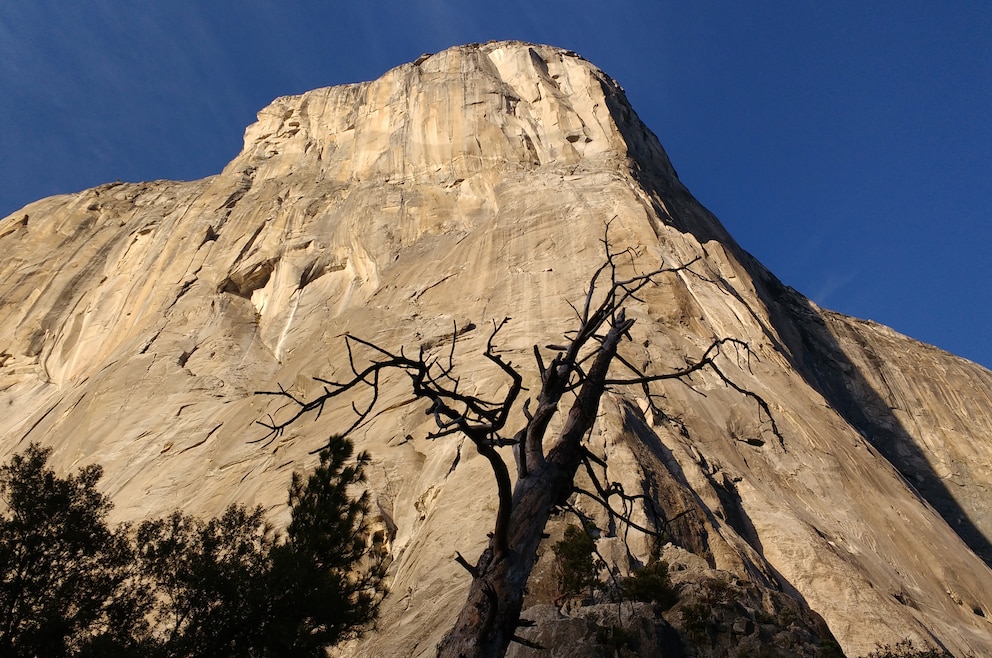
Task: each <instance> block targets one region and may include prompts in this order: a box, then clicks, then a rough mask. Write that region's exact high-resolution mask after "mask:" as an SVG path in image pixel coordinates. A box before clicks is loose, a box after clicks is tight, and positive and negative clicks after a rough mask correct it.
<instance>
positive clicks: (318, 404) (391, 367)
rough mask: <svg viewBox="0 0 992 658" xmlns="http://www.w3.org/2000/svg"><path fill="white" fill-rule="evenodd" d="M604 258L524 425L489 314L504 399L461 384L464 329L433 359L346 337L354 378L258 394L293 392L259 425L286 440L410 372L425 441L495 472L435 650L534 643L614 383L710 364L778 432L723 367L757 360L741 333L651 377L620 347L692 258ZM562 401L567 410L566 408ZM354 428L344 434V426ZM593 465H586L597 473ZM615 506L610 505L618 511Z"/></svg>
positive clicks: (488, 650) (490, 350)
mask: <svg viewBox="0 0 992 658" xmlns="http://www.w3.org/2000/svg"><path fill="white" fill-rule="evenodd" d="M603 244H604V246H605V251H606V256H605V260H604V263H603V264H602V265H601V266H600V267H599V268H598V269H597V270H596V271H595V272H594V273H593V275H592V277H591V279H590V282H589V287H588V289H587V291H586V296H585V300H584V303H583V304H582V305H581V308H580V307H577V306H574V305H573V306H572V308H573V310H574V311H575V314H576V318H577V328H576V329H575V330H574V331H571V332H568V333H566V334H565V337H566V342H565V344H564V345H548V346H547V347H546V349H550V350H553V351H555V352H556V354H555V356H554V358H552V360H551V362H550V363H547V364H546V363H545V361H544V358H543V357H542V354H541V349H540V348H539V347H538V346H537V345H535V346H534V358H535V361H536V366H537V369H538V371H539V374H540V382H541V386H540V391H539V392H538V394H537V395H536V399H535V400H534V402H535V406H534V409H533V410H531V404H530V403H531V400H530V399H527V400H526V401H525V402H524V403H523V405H522V407H521V411H522V412H523V415H524V416H525V418H526V422H525V423H524V425H523V427H522V428H520V429H519V430H518V431H517V432H516V433H515V434H513V435H507V433H506V431H505V427H506V424H507V421H508V420H509V419H510V416H511V412H512V411H513V410H514V408H516V405H517V403H518V399H519V398H520V394H521V393H522V392H523V391H524V390H525V389H524V387H523V377H522V375H521V374H520V371H518V370H517V368H515V367H514V366H513V364H512V363H511V362H510V361H508V360H506V359H504V358H503V356H502V355H501V353H500V351H499V349H498V348H497V346H496V343H495V341H496V338H497V336H498V335H499V333H500V331H501V330H502V329H503V328H504V327H505V326H506V324H507V322H508V319H504V320H503V321H502V322H498V323H496V322H494V323H493V329H492V333H491V334H490V336H489V340H488V342H487V344H486V350H485V352H484V353H483V356H484V358H485V359H487V360H488V361H490V362H491V363H493V364H495V365H496V366H497V367H498V368H499V369H500V370H501V371H502V372H503V373H504V374H505V375H506V377H507V378H508V380H509V387H508V390H507V392H506V394H505V395H504V396H503V397H502V399H496V400H487V399H485V398H483V397H480V396H477V395H469V394H465V393H462V392H460V391H459V380H458V378H457V376H456V374H455V372H454V371H455V364H454V361H455V359H454V353H455V342H456V341H457V334H458V332H457V328H456V331H455V332H454V333H453V334H452V344H451V350H450V352H449V353H448V354H447V355H446V356H443V357H438V356H433V355H430V354H427V353H425V352H424V351H423V350H421V351H420V353H419V354H418V355H417V356H416V357H408V356H406V354H405V353H404V351H403V350H402V349H401V350H400V351H399V353H394V352H391V351H388V350H386V349H384V348H383V347H381V346H379V345H376V344H374V343H371V342H369V341H366V340H363V339H361V338H356V337H354V336H346V337H345V345H346V347H347V353H348V358H349V363H350V365H351V370H352V377H351V379H349V380H348V381H342V382H334V381H330V380H325V379H319V378H318V379H317V381H319V382H321V383H322V384H323V385H324V390H323V393H322V394H321V395H319V396H317V397H315V398H314V399H312V400H303V399H300V398H298V397H297V396H295V395H294V394H292V393H291V392H289V391H286V390H285V389H282V388H280V389H279V390H278V391H268V392H263V393H265V394H268V395H275V396H279V397H283V398H286V399H288V400H289V401H290V404H291V406H292V407H293V413H291V414H290V415H289V417H288V418H286V419H284V420H281V421H276V420H275V419H273V418H271V417H270V419H269V420H268V421H266V422H262V423H261V424H262V425H264V426H265V427H266V428H267V429H268V434H267V435H266V437H264V438H266V439H268V440H272V439H274V438H275V437H277V436H279V435H280V434H281V433H282V432H283V431H284V430H285V429H286V428H287V427H288V426H289V425H291V424H292V423H294V422H295V421H296V420H298V419H299V418H301V417H302V416H304V415H306V414H310V413H316V414H319V413H320V412H321V411H322V410H323V408H324V406H325V405H326V404H328V403H331V402H332V401H333V400H335V398H338V397H340V396H344V395H345V394H347V393H349V392H353V391H355V390H357V389H367V391H368V395H369V396H370V397H369V400H368V402H367V404H363V405H362V406H361V408H360V407H358V406H356V405H355V404H354V403H353V404H352V408H353V410H354V412H355V415H356V420H355V422H354V423H353V424H352V426H351V427H350V428H349V430H348V431H351V430H352V429H354V428H356V427H357V426H358V425H360V424H361V423H362V422H363V421H364V420H366V419H367V418H369V416H370V414H371V413H372V412H373V410H374V409H375V406H376V402H377V400H378V397H379V389H380V382H381V380H382V376H383V374H384V373H386V372H389V371H400V372H403V373H405V374H406V375H408V376H409V378H410V381H411V386H412V390H413V395H414V396H415V397H416V398H418V399H423V400H426V401H428V402H429V409H428V412H429V413H430V414H432V415H433V417H434V420H435V422H436V425H437V429H436V430H435V431H433V432H432V433H431V434H430V435H429V436H428V438H440V437H445V436H450V435H455V434H460V435H462V436H464V437H467V438H468V439H469V440H470V441H471V442H472V443H473V444H474V445H475V447H476V450H478V452H479V454H480V455H482V456H483V457H485V458H486V459H487V460H488V462H489V464H490V466H491V467H492V471H493V475H494V476H495V480H496V489H497V495H498V503H499V504H498V510H497V514H496V522H495V527H494V529H493V532H492V535H491V539H490V542H489V545H488V547H487V548H486V549H485V550H484V551H483V553H482V555H481V556H480V557H479V559H478V561H477V562H476V564H474V565H473V564H471V563H470V562H469V561H468V560H466V559H465V558H463V557H462V556H461V555H460V554H457V556H456V560H457V561H458V562H459V564H461V565H462V566H464V567H465V568H466V569H467V570H468V571H469V572H470V573H471V575H472V585H471V588H470V590H469V595H468V600H467V602H466V604H465V606H464V607H463V608H462V610H461V613H460V614H459V616H458V619H457V621H456V623H455V626H454V627H453V628H452V630H451V631H450V632H449V633H448V634H447V635H446V636H445V638H444V639H443V640H442V641H441V643H440V645H439V646H438V656H441V657H456V656H457V657H461V656H464V657H483V656H485V657H493V656H503V655H504V653H505V652H506V649H507V647H508V646H509V644H510V642H513V641H518V642H522V643H524V644H528V645H529V644H530V643H529V642H527V641H526V640H523V639H521V638H520V637H519V636H517V635H516V629H517V627H518V625H519V621H520V612H521V608H522V605H523V598H524V591H525V587H526V584H527V580H528V578H529V577H530V573H531V570H532V568H533V566H534V563H535V560H536V556H537V548H538V544H539V543H540V541H541V538H542V535H543V533H544V530H545V526H546V525H547V523H548V520H549V518H550V517H551V516H552V514H553V513H554V512H555V511H556V509H557V508H559V507H560V506H562V505H564V504H566V503H567V500H568V498H569V496H571V495H572V494H573V493H574V492H575V491H576V489H575V485H574V480H575V475H576V471H577V470H578V468H579V466H580V465H581V464H582V463H583V462H584V461H585V463H586V464H587V467H588V465H589V464H588V460H589V458H590V453H589V452H588V450H586V449H585V448H584V446H583V439H584V438H585V437H586V436H587V435H588V434H589V433H590V431H591V430H592V428H593V424H594V422H595V419H596V415H597V413H598V409H599V402H600V398H601V397H602V395H603V393H604V392H605V391H606V390H607V389H608V388H609V387H617V386H630V385H639V386H642V387H644V389H645V391H646V392H647V394H648V397H649V399H651V392H650V389H649V386H650V384H652V383H653V382H657V381H661V380H667V379H680V380H683V381H688V378H689V377H690V376H691V375H692V374H693V373H696V372H698V371H701V370H704V369H707V370H709V371H711V372H714V373H716V375H717V376H718V377H719V378H720V379H721V380H723V382H724V383H726V384H727V385H729V386H731V387H732V388H734V389H735V390H737V391H738V392H740V393H741V394H742V395H745V396H747V397H750V398H751V399H753V400H754V401H755V402H756V403H757V405H758V407H759V414H763V415H764V416H765V417H766V418H767V420H768V421H770V422H771V424H772V431H773V432H774V433H775V434H776V435H778V436H779V437H780V438H781V436H780V435H779V433H778V428H777V427H776V426H775V425H774V420H773V419H772V417H771V414H770V410H769V408H768V405H767V404H766V403H765V401H764V400H763V399H762V398H761V397H760V396H758V395H757V394H755V393H753V392H751V391H748V390H747V389H745V388H743V387H741V386H738V385H737V384H735V383H734V382H733V381H732V380H731V379H730V378H729V377H727V376H726V375H725V374H724V372H723V371H722V370H721V368H720V365H719V364H718V363H717V359H718V358H719V357H720V356H721V355H723V354H724V353H726V352H727V351H728V350H729V351H730V352H732V353H733V355H734V356H735V357H736V358H737V359H738V360H740V359H742V358H749V357H750V356H751V352H750V349H749V347H748V345H747V344H746V343H745V342H743V341H741V340H739V339H735V338H721V339H719V340H716V341H714V342H713V343H712V344H711V345H710V346H709V348H708V349H706V350H705V351H704V352H703V353H702V355H701V356H700V357H699V358H698V359H697V360H696V361H695V362H693V363H692V364H691V365H688V366H686V367H684V368H681V369H677V370H674V371H671V372H665V373H644V372H641V371H640V370H639V369H638V368H636V367H635V366H634V365H633V364H632V363H631V362H630V361H629V360H627V359H626V358H624V357H623V356H622V355H619V354H618V352H617V349H618V347H619V345H620V343H621V341H622V340H624V339H625V338H627V339H629V338H630V330H631V327H632V326H633V325H634V320H633V319H631V318H628V317H627V316H626V313H625V311H624V308H625V305H626V304H627V303H629V302H630V301H631V300H636V301H641V300H639V298H638V296H637V295H638V293H639V292H640V291H642V290H643V289H644V288H645V287H646V286H649V285H651V284H653V283H655V282H656V281H657V279H658V278H659V277H661V276H662V275H664V274H673V273H678V272H682V273H685V274H688V275H693V276H697V277H699V276H700V275H699V274H697V273H696V272H694V271H692V269H691V266H692V265H693V264H694V263H695V261H692V262H690V263H688V264H684V265H679V266H676V267H660V268H658V269H655V270H653V271H651V272H648V273H646V274H634V275H633V276H630V277H629V278H620V275H619V271H618V270H619V267H618V265H619V261H620V260H621V258H622V257H624V256H628V257H630V258H631V261H633V254H632V253H631V252H630V251H629V250H628V251H624V252H613V251H612V250H611V246H610V243H609V240H608V239H605V238H604V240H603ZM359 346H360V347H362V348H364V349H367V350H369V351H371V353H372V354H373V355H374V356H373V358H372V359H371V360H370V361H369V363H368V365H364V366H361V367H360V366H359V365H358V363H357V362H356V348H357V347H359ZM611 366H614V368H613V369H614V370H620V371H621V372H622V373H623V374H622V375H620V376H611V375H610V372H611ZM566 405H567V407H568V408H567V412H565V411H564V406H566ZM560 411H561V412H563V413H565V414H566V415H565V418H564V422H563V424H562V427H561V429H560V430H559V431H558V433H557V436H556V437H555V438H554V439H553V441H550V446H549V448H548V449H547V451H545V444H547V443H549V441H547V440H546V439H547V437H546V434H547V431H548V427H549V424H550V422H551V420H552V418H553V417H554V416H555V415H556V414H558V413H559V412H560ZM346 433H347V432H346ZM508 446H512V447H513V448H514V450H513V453H514V455H515V459H516V482H515V483H514V482H513V478H512V477H511V474H510V469H509V468H508V466H507V462H506V461H505V460H504V458H503V456H502V454H501V452H500V448H504V447H508ZM590 472H591V471H590ZM592 480H593V484H594V487H595V488H596V489H597V492H596V493H595V494H592V493H591V492H584V493H587V494H589V495H592V496H593V497H594V498H596V499H597V500H599V501H601V502H603V503H604V504H606V505H607V506H608V505H609V502H608V501H609V499H610V496H611V495H612V494H613V493H615V492H612V491H610V490H609V489H608V487H607V486H605V485H603V484H601V483H600V482H599V481H598V480H597V479H596V478H595V477H593V478H592ZM611 513H614V511H612V510H611Z"/></svg>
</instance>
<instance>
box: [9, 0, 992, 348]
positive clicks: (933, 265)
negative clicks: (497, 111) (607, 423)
mask: <svg viewBox="0 0 992 658" xmlns="http://www.w3.org/2000/svg"><path fill="white" fill-rule="evenodd" d="M490 39H521V40H525V41H535V42H540V43H550V44H554V45H557V46H562V47H565V48H569V49H572V50H575V51H577V52H579V53H580V54H582V55H583V56H584V57H586V58H587V59H589V60H590V61H592V62H594V63H595V64H597V65H598V66H600V67H601V68H602V69H604V70H605V71H606V72H607V73H609V74H610V75H612V76H613V77H615V78H616V79H617V80H618V81H619V82H620V84H621V85H623V86H624V88H625V89H626V90H627V94H628V97H629V99H630V101H631V102H632V104H633V105H634V108H635V109H636V110H637V112H638V114H640V116H641V118H642V119H643V120H644V121H645V123H647V125H648V126H649V127H650V128H651V129H652V130H653V131H654V132H655V133H656V134H657V135H658V136H659V138H660V139H661V142H662V144H664V146H665V148H666V150H667V151H668V153H669V155H670V156H671V158H672V161H673V162H674V164H675V166H676V168H677V169H678V171H679V175H680V177H681V178H682V180H683V181H684V182H685V183H686V184H687V185H688V186H689V188H690V189H691V190H692V191H693V193H694V194H695V195H696V197H697V198H698V199H699V200H700V201H701V202H702V203H703V204H704V205H706V206H707V207H709V208H710V209H711V210H712V211H713V212H714V213H715V214H716V215H717V216H718V217H720V219H721V220H722V221H723V223H724V224H725V225H726V226H727V228H728V229H729V230H730V232H731V233H732V234H733V235H734V236H735V238H736V239H737V240H738V242H740V243H741V245H742V246H743V247H744V248H745V249H747V250H748V251H750V252H751V253H753V254H754V255H755V256H757V257H758V259H759V260H761V261H762V262H763V263H764V264H765V265H766V266H768V267H769V268H770V269H771V270H772V271H773V272H775V273H776V274H777V275H778V276H779V278H781V279H782V280H783V281H784V282H785V283H787V284H789V285H792V286H793V287H795V288H797V289H798V290H800V291H801V292H803V293H804V294H806V295H807V296H809V297H810V298H812V299H813V300H814V301H816V302H817V303H819V304H820V305H822V306H826V307H828V308H832V309H835V310H838V311H841V312H844V313H849V314H851V315H855V316H858V317H863V318H870V319H873V320H876V321H878V322H882V323H884V324H887V325H890V326H892V327H893V328H895V329H896V330H898V331H901V332H903V333H906V334H909V335H911V336H913V337H915V338H918V339H920V340H924V341H926V342H929V343H933V344H935V345H938V346H939V347H942V348H944V349H947V350H949V351H952V352H955V353H957V354H960V355H962V356H965V357H967V358H970V359H972V360H975V361H978V362H980V363H982V364H984V365H986V366H992V342H990V335H992V257H990V254H989V248H990V247H992V2H985V1H981V0H974V1H965V0H948V1H947V2H941V3H937V2H932V1H927V2H923V1H914V0H904V1H890V0H878V1H873V2H864V1H861V2H851V1H848V0H832V1H831V2H813V1H807V0H790V1H788V2H786V1H782V2H775V3H772V2H761V1H757V0H755V1H751V2H746V3H744V2H732V1H729V0H727V1H723V2H715V1H714V2H707V1H705V0H701V1H699V2H686V1H685V0H680V1H677V2H670V1H668V0H654V1H646V0H645V1H633V0H613V1H612V2H602V1H600V2H585V1H582V0H573V1H571V2H558V1H545V2H542V1H541V0H530V1H528V2H522V1H518V0H500V1H498V2H496V1H490V2H486V3H477V2H469V1H466V0H421V1H418V0H405V1H403V2H392V1H389V2H366V3H362V4H361V5H360V6H359V4H358V3H347V4H345V3H336V2H307V1H301V2H292V1H283V2H272V1H263V0H241V1H240V2H237V3H221V2H218V1H216V0H210V1H208V0H202V1H194V0H161V1H160V2H150V1H146V0H88V1H84V2H64V0H59V1H58V2H55V1H52V0H4V1H3V3H0V126H2V127H3V128H2V130H0V216H3V215H6V214H8V213H11V212H14V211H15V210H17V209H18V208H20V207H21V206H23V205H25V204H26V203H28V202H30V201H32V200H35V199H38V198H41V197H43V196H48V195H50V194H57V193H63V192H74V191H78V190H81V189H84V188H87V187H91V186H94V185H98V184H100V183H104V182H108V181H113V180H118V179H120V180H127V181H136V180H151V179H159V178H170V179H194V178H200V177H203V176H207V175H210V174H213V173H216V172H218V171H220V169H221V168H222V167H223V166H224V164H226V162H227V161H228V160H230V159H231V158H232V157H233V156H234V155H235V154H236V153H237V152H238V150H239V148H240V146H241V136H242V133H243V130H244V128H245V126H247V125H248V124H249V123H251V122H252V121H254V117H255V113H256V112H257V111H258V110H259V109H261V108H262V107H263V106H265V105H266V104H268V103H269V101H271V100H272V99H273V98H275V97H276V96H282V95H286V94H293V93H300V92H303V91H306V90H308V89H313V88H316V87H322V86H327V85H333V84H340V83H345V82H356V81H360V80H367V79H373V78H376V77H378V76H379V75H381V74H382V73H383V72H384V71H386V70H387V69H389V68H392V67H393V66H397V65H399V64H402V63H404V62H407V61H411V60H413V59H415V58H416V57H417V56H418V55H420V54H421V53H423V52H436V51H438V50H441V49H444V48H446V47H448V46H452V45H457V44H462V43H469V42H474V41H488V40H490Z"/></svg>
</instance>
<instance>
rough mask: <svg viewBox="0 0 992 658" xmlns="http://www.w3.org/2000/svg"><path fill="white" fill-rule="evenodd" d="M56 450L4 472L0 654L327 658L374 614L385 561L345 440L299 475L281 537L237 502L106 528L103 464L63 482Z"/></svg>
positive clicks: (0, 475) (34, 452) (28, 455)
mask: <svg viewBox="0 0 992 658" xmlns="http://www.w3.org/2000/svg"><path fill="white" fill-rule="evenodd" d="M50 453H51V450H50V449H47V448H41V447H39V446H38V445H36V444H32V445H31V446H30V447H29V448H28V449H27V450H26V451H25V452H24V453H23V454H20V455H15V456H14V457H13V458H12V459H11V461H10V463H9V464H7V465H5V466H2V467H0V499H2V501H3V502H4V503H5V504H6V509H5V510H2V512H3V515H2V516H0V658H8V657H11V658H12V657H15V656H16V657H21V656H32V657H33V656H37V657H45V658H49V657H51V658H59V657H61V656H99V657H114V656H121V657H125V656H128V657H130V656H141V657H151V658H156V657H162V658H173V657H175V658H180V657H182V658H193V657H197V658H199V657H202V658H208V657H209V658H222V657H225V656H229V657H230V658H246V657H248V658H250V657H253V656H279V657H282V656H289V657H297V656H299V657H311V656H312V657H321V658H322V657H323V656H325V655H326V649H327V648H328V647H330V646H332V645H334V644H335V643H337V642H340V641H341V640H343V639H347V638H352V637H356V636H357V635H359V634H360V633H361V632H362V631H363V630H365V629H367V628H368V627H369V625H370V623H371V622H372V621H374V619H375V616H376V613H377V610H378V605H379V602H380V601H381V599H382V596H383V595H384V592H385V583H384V581H383V577H384V573H385V565H386V557H387V555H386V551H385V549H384V547H383V546H382V545H381V544H376V543H372V542H370V541H369V539H368V535H369V531H368V530H369V529H368V527H367V524H366V521H365V517H366V514H367V512H368V498H367V496H366V495H364V494H363V495H362V496H360V497H359V498H357V499H355V498H353V497H352V496H351V495H350V494H351V490H352V488H353V487H354V486H356V485H358V484H360V483H361V482H363V481H364V474H363V470H362V467H363V464H364V462H365V458H366V456H365V455H364V454H362V455H359V456H358V458H357V459H352V446H351V443H350V442H349V441H348V440H346V439H340V440H334V441H331V442H330V446H329V448H328V449H327V450H324V451H323V452H321V455H320V463H319V465H318V466H317V468H316V469H315V470H314V472H313V473H312V474H310V475H309V476H304V475H302V474H300V473H294V475H293V481H292V484H291V486H290V489H289V505H290V508H291V514H292V523H291V524H290V527H289V528H288V529H287V532H286V535H285V536H284V537H280V536H278V535H277V534H276V533H275V532H274V531H273V529H272V528H271V527H270V526H269V525H268V524H267V523H266V522H265V517H264V514H263V511H262V509H261V508H260V507H258V508H255V509H249V508H246V507H244V506H241V505H231V506H229V507H228V508H227V510H226V511H225V512H224V514H223V515H221V516H220V517H217V518H212V519H208V520H204V519H200V518H197V517H193V516H189V515H186V514H183V513H181V512H174V513H173V514H171V515H170V516H168V517H166V518H163V519H157V520H152V521H146V522H144V523H142V524H141V525H140V526H139V527H138V528H137V529H132V528H131V527H129V526H126V525H124V526H120V527H118V528H116V529H110V528H109V527H108V526H107V522H106V516H107V513H108V512H109V510H110V508H111V504H110V501H109V500H108V499H107V498H106V497H105V496H103V495H102V494H100V493H99V492H98V491H97V489H96V485H97V483H98V481H99V479H100V476H101V474H102V471H101V469H100V467H99V466H88V467H85V468H83V469H81V470H80V471H79V473H78V474H76V475H69V476H67V477H65V478H60V477H58V476H57V475H56V474H55V473H54V471H52V470H51V469H49V468H48V467H47V466H46V462H47V460H48V457H49V455H50Z"/></svg>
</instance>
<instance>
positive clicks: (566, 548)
mask: <svg viewBox="0 0 992 658" xmlns="http://www.w3.org/2000/svg"><path fill="white" fill-rule="evenodd" d="M595 549H596V542H594V541H593V538H592V536H591V535H590V534H589V532H588V531H587V530H586V529H583V528H580V527H578V526H576V525H570V526H568V527H567V528H565V533H564V536H563V538H562V540H561V541H559V542H556V543H555V545H554V546H553V547H552V548H551V550H552V551H554V554H555V577H556V579H557V582H558V593H559V596H560V597H561V598H565V597H568V596H576V595H579V594H581V593H583V592H584V591H586V590H588V591H589V593H590V595H591V594H592V590H593V589H594V588H595V587H597V586H598V585H599V570H600V569H601V568H603V564H602V562H601V561H599V560H597V559H595V558H594V557H593V551H594V550H595Z"/></svg>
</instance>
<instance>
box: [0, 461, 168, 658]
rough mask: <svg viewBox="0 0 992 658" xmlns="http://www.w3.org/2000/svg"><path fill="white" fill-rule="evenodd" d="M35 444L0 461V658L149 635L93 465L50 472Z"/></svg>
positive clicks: (142, 601) (125, 549)
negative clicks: (71, 472)
mask: <svg viewBox="0 0 992 658" xmlns="http://www.w3.org/2000/svg"><path fill="white" fill-rule="evenodd" d="M50 454H51V449H50V448H42V447H40V446H38V445H37V444H31V445H30V446H29V447H28V448H27V450H25V451H24V453H23V454H19V455H15V456H14V457H13V458H12V459H11V461H10V463H9V464H6V465H4V466H0V499H2V500H3V503H4V504H5V505H6V510H4V511H3V516H2V517H0V656H4V657H6V656H51V657H53V658H54V657H58V656H67V655H98V654H100V653H102V652H103V651H102V650H101V647H102V648H103V649H105V650H107V651H108V652H109V650H110V647H112V646H113V647H134V646H136V645H137V638H138V637H140V636H141V635H143V634H144V633H145V631H146V630H147V629H146V625H145V622H144V613H145V612H146V611H147V610H148V605H149V599H148V595H147V591H146V590H145V589H144V588H143V587H142V586H141V585H140V584H139V583H137V582H136V579H135V576H136V573H135V569H134V552H133V548H132V545H131V542H130V540H129V538H128V528H127V527H126V526H124V527H120V528H117V529H115V530H111V529H110V528H109V527H108V526H107V522H106V516H107V512H108V511H109V510H110V508H111V504H110V501H109V500H108V499H107V498H106V497H105V496H104V495H103V494H101V493H100V492H98V491H97V489H96V485H97V482H98V481H99V480H100V476H101V475H102V473H103V472H102V469H101V468H100V467H99V466H95V465H94V466H87V467H85V468H83V469H81V470H80V471H79V473H77V474H76V475H69V476H67V477H65V478H60V477H58V476H56V474H55V472H54V471H52V470H51V469H50V468H48V467H47V465H46V462H47V460H48V457H49V455H50Z"/></svg>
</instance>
